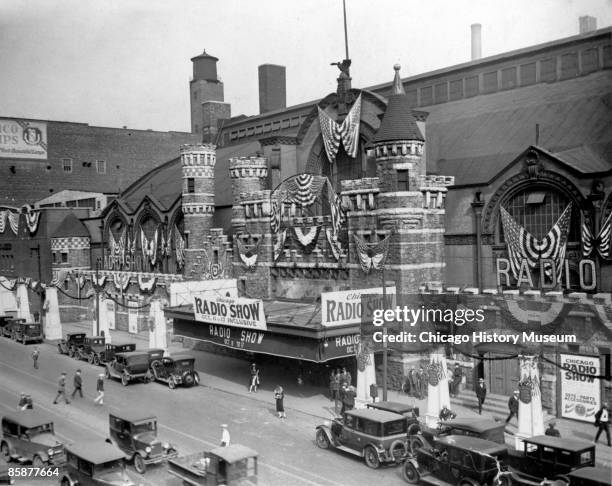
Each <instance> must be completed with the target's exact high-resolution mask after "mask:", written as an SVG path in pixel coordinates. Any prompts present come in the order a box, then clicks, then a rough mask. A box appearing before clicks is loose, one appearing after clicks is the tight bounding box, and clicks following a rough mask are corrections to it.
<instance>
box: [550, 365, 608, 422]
mask: <svg viewBox="0 0 612 486" xmlns="http://www.w3.org/2000/svg"><path fill="white" fill-rule="evenodd" d="M559 358H560V364H561V371H560V373H561V415H562V416H563V417H564V418H571V419H575V420H581V421H583V422H594V421H595V413H596V412H597V410H599V408H600V407H601V383H600V381H599V379H598V378H596V377H597V376H599V375H600V374H601V361H600V358H599V356H582V355H577V354H560V355H559Z"/></svg>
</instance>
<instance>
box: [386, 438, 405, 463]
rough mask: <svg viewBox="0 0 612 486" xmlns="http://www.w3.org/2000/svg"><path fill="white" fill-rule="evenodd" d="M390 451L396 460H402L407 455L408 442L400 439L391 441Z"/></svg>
mask: <svg viewBox="0 0 612 486" xmlns="http://www.w3.org/2000/svg"><path fill="white" fill-rule="evenodd" d="M389 452H390V453H391V456H393V458H394V459H395V462H400V461H401V460H402V459H403V458H404V457H406V454H407V453H408V447H406V443H405V442H404V441H403V440H400V439H398V440H395V441H393V442H392V443H391V446H390V447H389Z"/></svg>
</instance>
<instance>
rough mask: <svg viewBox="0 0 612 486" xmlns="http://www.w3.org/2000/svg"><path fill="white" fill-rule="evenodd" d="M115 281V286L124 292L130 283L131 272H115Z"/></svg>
mask: <svg viewBox="0 0 612 486" xmlns="http://www.w3.org/2000/svg"><path fill="white" fill-rule="evenodd" d="M113 282H114V284H115V287H116V289H117V290H119V291H120V292H123V291H124V290H125V289H127V288H128V285H130V274H129V273H121V272H115V273H113Z"/></svg>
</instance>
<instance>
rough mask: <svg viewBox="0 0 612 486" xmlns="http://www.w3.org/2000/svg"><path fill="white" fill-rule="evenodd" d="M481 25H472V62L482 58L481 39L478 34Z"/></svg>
mask: <svg viewBox="0 0 612 486" xmlns="http://www.w3.org/2000/svg"><path fill="white" fill-rule="evenodd" d="M481 30H482V25H480V24H472V61H475V60H477V59H480V58H481V57H482V39H481V38H480V33H481Z"/></svg>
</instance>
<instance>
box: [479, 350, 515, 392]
mask: <svg viewBox="0 0 612 486" xmlns="http://www.w3.org/2000/svg"><path fill="white" fill-rule="evenodd" d="M486 357H487V358H503V357H505V356H504V355H500V354H494V353H487V354H486ZM519 376H520V371H519V360H518V358H510V359H493V360H489V361H485V380H486V381H487V382H488V383H487V384H488V388H489V390H490V392H491V393H495V394H497V395H504V396H509V395H512V392H513V391H514V390H517V389H518V382H519Z"/></svg>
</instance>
